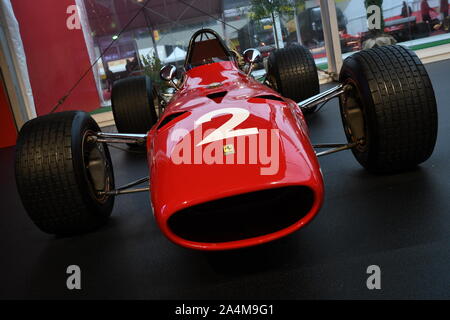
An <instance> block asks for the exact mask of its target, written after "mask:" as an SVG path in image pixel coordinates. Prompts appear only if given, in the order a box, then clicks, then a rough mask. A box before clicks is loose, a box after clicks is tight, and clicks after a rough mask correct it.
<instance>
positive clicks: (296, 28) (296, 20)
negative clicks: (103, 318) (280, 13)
mask: <svg viewBox="0 0 450 320" xmlns="http://www.w3.org/2000/svg"><path fill="white" fill-rule="evenodd" d="M294 19H295V32H296V33H297V42H298V43H300V44H302V34H301V32H300V21H299V20H298V8H297V7H295V10H294Z"/></svg>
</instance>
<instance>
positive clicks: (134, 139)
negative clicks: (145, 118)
mask: <svg viewBox="0 0 450 320" xmlns="http://www.w3.org/2000/svg"><path fill="white" fill-rule="evenodd" d="M94 137H95V139H96V142H105V143H130V144H139V145H143V144H145V142H146V141H147V134H137V133H108V132H97V133H95V136H94Z"/></svg>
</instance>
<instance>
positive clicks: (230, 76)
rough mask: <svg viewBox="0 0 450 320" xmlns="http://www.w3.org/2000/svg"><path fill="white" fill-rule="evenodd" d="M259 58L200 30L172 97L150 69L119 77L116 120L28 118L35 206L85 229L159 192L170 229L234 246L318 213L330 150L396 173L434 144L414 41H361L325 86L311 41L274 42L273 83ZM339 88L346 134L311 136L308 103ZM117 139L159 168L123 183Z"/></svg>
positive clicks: (159, 211) (24, 182)
mask: <svg viewBox="0 0 450 320" xmlns="http://www.w3.org/2000/svg"><path fill="white" fill-rule="evenodd" d="M239 58H243V59H241V60H243V61H245V63H244V64H242V63H239V60H240V59H239ZM258 59H259V54H258V52H257V51H256V50H254V49H248V50H246V51H245V52H244V53H243V57H239V55H238V54H237V53H235V52H232V51H230V50H229V49H228V48H227V47H226V46H225V44H224V43H223V41H222V39H221V38H220V37H219V36H218V35H217V34H216V33H215V32H214V31H212V30H209V29H202V30H199V31H197V32H196V33H195V34H194V35H193V37H192V39H191V41H190V45H189V49H188V53H187V56H186V61H185V67H184V69H185V70H183V72H181V76H179V77H178V80H177V79H175V78H176V77H177V76H176V73H177V70H176V68H175V67H174V66H165V67H163V68H162V70H161V77H162V78H163V79H164V80H166V81H168V82H169V83H170V85H171V86H173V87H174V88H175V90H176V92H175V93H174V94H173V96H172V97H171V98H170V99H168V98H167V97H166V96H164V95H163V94H162V93H161V92H157V90H155V88H154V87H153V86H152V82H151V80H150V79H149V78H148V77H146V76H137V77H131V78H127V79H123V80H120V81H118V82H116V83H115V84H114V87H113V91H112V109H113V113H114V118H115V122H116V126H117V129H118V133H104V132H101V130H100V128H99V126H98V125H97V123H96V122H95V121H94V120H93V119H92V118H91V116H90V115H89V114H87V113H85V112H80V111H70V112H60V113H54V114H50V115H46V116H42V117H38V118H36V119H33V120H31V121H29V122H27V123H26V124H25V125H24V126H23V128H22V129H21V131H20V134H19V138H18V143H17V153H16V167H15V170H16V180H17V186H18V191H19V194H20V196H21V199H22V202H23V205H24V207H25V209H26V211H27V212H28V214H29V216H30V217H31V219H32V220H33V221H34V223H35V224H36V225H37V226H38V227H39V228H40V229H41V230H42V231H44V232H47V233H50V234H57V235H74V234H79V233H83V232H87V231H91V230H94V229H96V228H98V227H100V226H102V225H104V224H105V223H106V222H107V220H108V217H109V216H110V214H111V211H112V209H113V204H114V199H115V197H116V196H117V195H121V194H127V193H133V192H150V198H151V205H152V209H153V214H154V217H155V220H156V222H157V224H158V226H159V228H160V229H161V231H162V232H163V234H164V235H166V236H167V237H168V238H169V239H170V240H171V241H173V242H175V243H176V244H179V245H181V246H184V247H187V248H192V249H199V250H226V249H235V248H241V247H247V246H253V245H257V244H262V243H265V242H269V241H272V240H275V239H278V238H281V237H283V236H286V235H288V234H290V233H292V232H294V231H296V230H298V229H300V228H301V227H303V226H305V225H306V224H307V223H308V222H310V221H311V220H312V219H313V217H314V216H315V215H316V214H317V213H318V211H319V209H320V207H321V205H322V201H323V198H324V184H323V180H322V173H321V170H320V166H319V162H318V157H320V156H324V155H327V154H331V153H334V152H338V151H342V150H347V149H351V150H352V152H353V154H354V156H355V157H356V159H357V161H358V162H359V163H360V164H361V165H362V166H363V167H365V168H366V169H367V170H369V171H371V172H374V173H393V172H399V171H404V170H408V169H411V168H413V167H415V166H417V165H418V164H420V163H422V162H423V161H425V160H427V159H428V158H429V157H430V155H431V154H432V152H433V149H434V146H435V142H436V136H437V108H436V100H435V96H434V91H433V87H432V84H431V82H430V79H429V77H428V75H427V72H426V70H425V68H424V66H423V65H422V63H421V62H420V60H419V58H418V57H417V56H416V55H415V54H414V53H413V52H412V51H410V50H408V49H406V48H404V47H401V46H387V47H380V48H375V49H370V50H365V51H360V52H357V53H355V54H353V55H352V56H350V57H349V58H347V59H346V60H345V62H344V65H343V67H342V70H341V72H340V81H339V82H340V83H339V84H338V85H337V86H336V87H334V88H332V89H329V90H327V91H325V92H322V93H319V92H320V91H319V82H318V76H317V70H316V66H315V64H314V60H313V58H312V56H311V54H310V52H309V51H308V50H307V49H305V48H304V47H302V46H300V45H297V46H290V47H288V48H284V49H280V50H277V51H274V52H273V53H272V54H271V55H270V57H269V61H268V66H267V76H266V79H265V81H264V83H261V82H258V81H256V80H255V79H254V78H253V77H252V76H251V71H252V66H253V64H254V63H256V62H257V60H258ZM335 97H338V98H339V101H340V112H341V115H342V122H343V128H344V130H345V134H346V136H347V140H348V141H347V142H346V143H341V144H336V143H330V144H312V143H311V142H310V139H309V136H308V127H307V123H306V121H305V117H304V113H305V112H313V111H314V109H315V108H316V107H318V106H320V105H321V104H323V103H325V102H327V101H329V100H330V99H332V98H335ZM113 143H127V144H129V145H131V146H133V145H136V146H141V148H144V147H145V148H146V152H147V160H148V167H149V172H150V174H149V176H148V177H144V178H142V179H139V180H137V181H134V182H131V183H128V184H127V185H124V186H120V187H116V186H115V183H114V174H113V166H112V161H111V157H110V153H109V151H108V145H109V144H113ZM318 150H324V151H320V152H319V151H318ZM143 183H146V184H147V185H146V186H144V187H138V186H139V185H141V184H143Z"/></svg>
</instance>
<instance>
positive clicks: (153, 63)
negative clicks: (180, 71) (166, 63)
mask: <svg viewBox="0 0 450 320" xmlns="http://www.w3.org/2000/svg"><path fill="white" fill-rule="evenodd" d="M142 64H143V65H144V74H145V75H147V76H149V77H150V79H152V83H153V85H154V86H155V87H156V88H157V89H159V90H160V91H161V92H164V91H165V90H166V89H167V88H168V87H169V85H168V84H167V83H166V82H165V81H163V80H162V79H161V78H160V76H159V71H160V70H161V68H162V66H163V64H162V62H161V60H160V59H159V58H158V57H157V56H156V55H153V56H150V54H147V55H145V56H142Z"/></svg>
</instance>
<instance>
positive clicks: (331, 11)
mask: <svg viewBox="0 0 450 320" xmlns="http://www.w3.org/2000/svg"><path fill="white" fill-rule="evenodd" d="M320 12H321V15H322V26H323V35H324V39H325V49H326V51H327V59H328V71H329V72H330V73H332V74H333V78H334V80H337V78H338V76H339V72H340V70H341V67H342V50H341V40H340V38H339V27H338V22H337V14H336V4H335V0H320Z"/></svg>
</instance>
